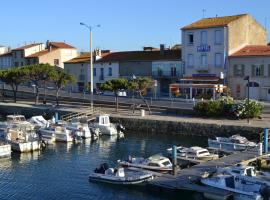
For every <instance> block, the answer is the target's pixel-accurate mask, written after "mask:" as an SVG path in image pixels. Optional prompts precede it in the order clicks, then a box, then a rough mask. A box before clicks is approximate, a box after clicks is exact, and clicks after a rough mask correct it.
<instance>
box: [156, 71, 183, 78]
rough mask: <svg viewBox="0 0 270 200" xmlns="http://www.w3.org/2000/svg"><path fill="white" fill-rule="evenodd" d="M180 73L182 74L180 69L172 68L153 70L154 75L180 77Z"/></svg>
mask: <svg viewBox="0 0 270 200" xmlns="http://www.w3.org/2000/svg"><path fill="white" fill-rule="evenodd" d="M180 75H181V74H180V72H179V71H170V70H159V71H152V76H153V77H161V78H162V77H164V78H173V77H179V76H180Z"/></svg>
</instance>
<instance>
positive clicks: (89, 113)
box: [61, 108, 100, 122]
mask: <svg viewBox="0 0 270 200" xmlns="http://www.w3.org/2000/svg"><path fill="white" fill-rule="evenodd" d="M97 114H100V108H94V109H93V110H92V109H91V110H86V111H84V112H79V113H70V114H66V115H63V116H62V117H61V120H63V121H67V122H69V121H71V120H72V119H74V118H83V117H86V118H90V117H94V116H96V115H97Z"/></svg>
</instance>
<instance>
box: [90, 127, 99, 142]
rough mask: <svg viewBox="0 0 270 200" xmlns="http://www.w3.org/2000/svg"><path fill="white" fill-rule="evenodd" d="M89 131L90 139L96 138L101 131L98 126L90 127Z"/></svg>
mask: <svg viewBox="0 0 270 200" xmlns="http://www.w3.org/2000/svg"><path fill="white" fill-rule="evenodd" d="M90 132H91V138H92V139H98V138H99V136H100V135H101V132H100V130H99V128H92V127H91V128H90Z"/></svg>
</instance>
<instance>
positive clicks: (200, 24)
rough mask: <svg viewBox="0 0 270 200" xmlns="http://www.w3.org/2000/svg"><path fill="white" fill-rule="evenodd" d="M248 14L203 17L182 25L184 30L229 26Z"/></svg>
mask: <svg viewBox="0 0 270 200" xmlns="http://www.w3.org/2000/svg"><path fill="white" fill-rule="evenodd" d="M246 15H247V14H241V15H234V16H224V17H213V18H203V19H201V20H198V21H196V22H194V23H192V24H189V25H187V26H184V27H182V28H181V29H182V30H190V29H201V28H212V27H220V26H227V25H228V24H229V23H231V22H232V21H235V20H237V19H239V18H241V17H243V16H246Z"/></svg>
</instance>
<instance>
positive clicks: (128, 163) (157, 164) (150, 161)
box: [118, 154, 172, 172]
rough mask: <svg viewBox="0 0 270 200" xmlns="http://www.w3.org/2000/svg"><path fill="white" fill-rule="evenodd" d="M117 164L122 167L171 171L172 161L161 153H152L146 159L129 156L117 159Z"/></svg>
mask: <svg viewBox="0 0 270 200" xmlns="http://www.w3.org/2000/svg"><path fill="white" fill-rule="evenodd" d="M118 163H119V165H121V166H123V167H134V168H141V169H146V170H151V171H157V172H171V171H172V163H171V161H170V160H169V158H166V157H164V156H162V155H158V154H157V155H154V156H151V157H149V158H147V159H144V158H140V157H139V158H132V157H131V156H129V158H128V160H122V161H121V160H118Z"/></svg>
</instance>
